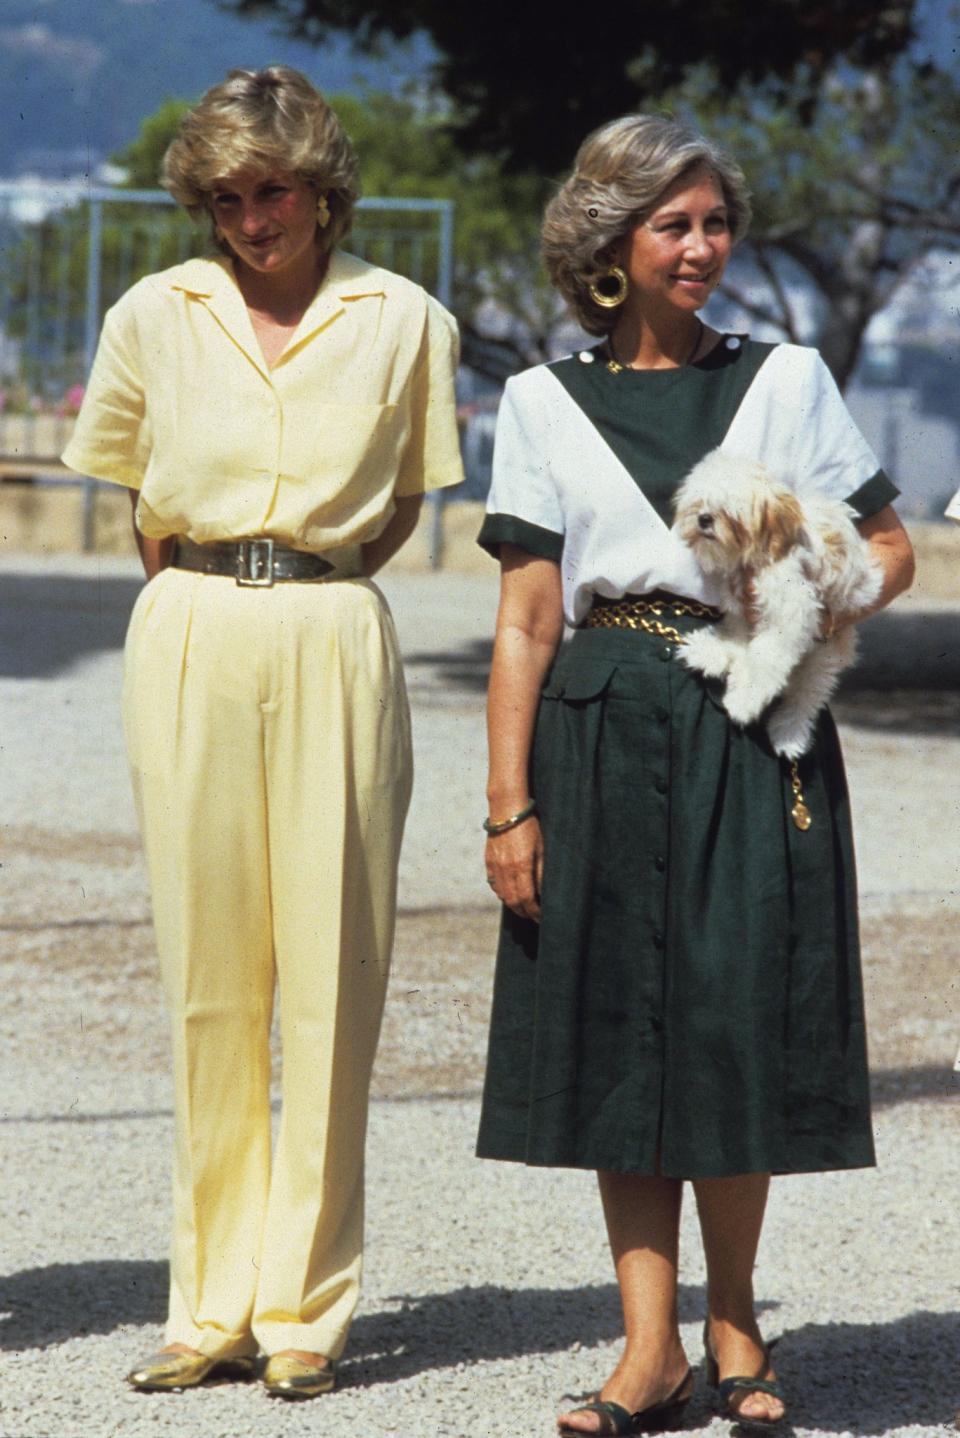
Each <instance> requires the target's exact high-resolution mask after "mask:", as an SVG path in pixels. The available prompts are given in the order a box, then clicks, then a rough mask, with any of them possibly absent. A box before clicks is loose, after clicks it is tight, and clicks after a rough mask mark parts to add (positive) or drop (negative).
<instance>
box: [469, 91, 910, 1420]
mask: <svg viewBox="0 0 960 1438" xmlns="http://www.w3.org/2000/svg"><path fill="white" fill-rule="evenodd" d="M748 219H749V204H748V196H747V191H746V186H745V182H744V178H743V175H742V173H741V172H740V170H739V169H738V167H737V166H736V165H735V164H734V163H733V161H732V160H731V159H730V158H728V157H727V156H726V155H724V154H723V153H722V152H721V151H719V150H718V149H717V148H716V147H715V146H714V145H713V144H711V143H710V142H709V141H708V140H706V139H704V138H703V137H702V136H700V135H698V134H696V133H694V132H692V131H691V130H689V129H687V128H686V127H685V126H683V125H681V124H679V123H676V122H674V121H672V120H666V119H660V118H656V117H651V116H643V115H637V116H630V117H627V118H624V119H621V120H617V121H614V122H613V123H612V124H609V125H607V126H606V127H604V128H603V129H601V130H599V131H597V132H596V133H595V134H594V135H592V136H590V138H589V139H588V140H587V141H586V142H585V143H584V145H583V146H582V148H581V150H580V152H579V154H578V155H577V159H576V165H575V169H574V173H573V175H572V176H571V177H570V179H569V180H568V181H567V182H566V184H565V185H564V186H563V187H562V189H561V190H560V192H559V193H558V195H557V196H556V197H555V199H554V200H553V201H552V202H551V203H550V205H549V207H548V210H547V215H546V221H545V224H544V253H545V256H546V261H547V265H548V268H549V271H550V274H551V276H552V278H553V281H554V283H555V284H556V286H557V288H558V289H559V290H560V292H561V293H562V294H563V295H564V297H565V298H566V299H567V300H568V301H569V302H570V303H571V305H572V307H573V309H574V311H575V313H576V315H577V316H578V318H579V319H580V321H581V323H582V324H583V325H584V327H585V328H586V329H587V330H589V331H590V332H592V333H593V334H596V335H601V336H603V339H602V342H601V343H600V344H599V345H598V346H596V347H595V348H591V349H586V350H584V351H582V352H581V353H580V354H575V355H573V356H571V357H569V358H566V359H562V360H560V361H558V362H557V363H554V364H549V365H541V366H538V367H537V368H535V369H532V370H528V371H526V372H525V373H524V374H521V375H519V376H517V377H516V378H515V379H513V380H511V381H510V382H509V383H508V385H507V390H506V394H505V396H504V400H503V405H502V409H501V413H500V418H499V424H498V433H497V445H496V458H495V467H494V483H493V488H492V491H491V495H490V501H489V507H488V510H489V512H488V514H487V518H486V520H485V523H484V526H483V531H482V534H481V542H482V543H483V544H484V545H486V547H487V548H488V549H490V550H491V551H493V552H495V553H498V554H499V557H500V562H501V566H502V593H501V605H500V613H499V619H498V625H497V637H496V645H495V651H494V659H493V671H492V674H491V680H490V696H489V738H490V780H489V805H490V817H489V819H488V821H487V825H486V827H487V829H488V832H489V835H490V837H489V839H488V843H487V849H486V865H487V872H488V877H489V880H490V883H491V884H492V886H493V888H494V890H495V891H496V893H497V894H498V895H499V896H500V898H501V899H502V900H503V903H504V905H505V909H504V917H503V926H502V933H501V943H500V950H499V955H498V962H497V973H496V987H495V995H494V1007H493V1018H492V1031H491V1039H490V1054H489V1064H488V1071H487V1079H486V1086H485V1092H484V1102H483V1115H482V1122H481V1131H480V1140H479V1152H480V1154H481V1155H483V1156H485V1157H490V1158H499V1159H511V1160H517V1161H521V1162H525V1163H528V1164H545V1165H566V1166H574V1167H580V1168H590V1169H595V1170H597V1171H598V1174H599V1184H600V1193H601V1197H602V1200H603V1207H604V1213H605V1216H606V1222H607V1230H608V1234H609V1239H610V1246H611V1249H612V1252H613V1259H614V1264H615V1267H616V1273H617V1279H618V1282H619V1285H620V1292H621V1297H622V1301H623V1312H624V1319H625V1326H626V1345H625V1348H624V1350H623V1353H622V1356H621V1358H620V1361H619V1363H618V1364H617V1367H616V1369H615V1370H614V1372H613V1373H612V1375H611V1376H610V1377H609V1378H608V1379H607V1381H606V1382H605V1383H604V1385H603V1387H602V1390H601V1391H600V1393H599V1395H597V1397H596V1398H595V1399H594V1400H593V1401H588V1402H587V1403H586V1404H585V1405H584V1406H581V1407H579V1408H574V1409H573V1410H572V1411H570V1412H567V1413H565V1414H564V1415H563V1416H562V1418H561V1419H560V1425H561V1428H562V1431H563V1432H564V1433H568V1434H569V1433H602V1434H623V1433H635V1432H641V1431H645V1430H648V1429H653V1428H660V1427H667V1426H670V1425H671V1424H674V1423H675V1422H677V1421H678V1420H679V1418H680V1416H681V1415H682V1412H683V1409H684V1407H685V1405H686V1403H687V1402H688V1400H689V1398H690V1395H691V1391H692V1387H693V1374H692V1371H691V1369H690V1367H689V1365H688V1361H687V1357H686V1355H685V1353H684V1350H683V1347H682V1344H681V1338H680V1332H679V1328H678V1321H677V1243H678V1228H679V1220H680V1204H681V1194H682V1189H683V1183H684V1180H685V1179H688V1180H690V1181H691V1183H692V1185H693V1189H694V1192H695V1195H696V1200H697V1205H698V1210H699V1217H700V1227H701V1232H702V1237H703V1245H704V1250H705V1255H706V1264H707V1274H708V1281H707V1322H706V1327H705V1333H704V1342H705V1348H706V1362H707V1376H708V1378H709V1379H710V1380H711V1382H713V1383H714V1384H715V1385H718V1387H719V1394H720V1397H721V1401H722V1403H723V1406H724V1410H725V1411H726V1412H727V1414H728V1416H730V1417H731V1418H733V1419H736V1420H738V1421H739V1422H741V1423H745V1424H751V1423H752V1424H754V1425H759V1426H762V1427H769V1426H771V1425H772V1424H774V1423H776V1422H778V1421H779V1420H780V1419H781V1418H782V1416H783V1414H784V1401H783V1396H782V1393H781V1390H780V1388H779V1386H778V1384H777V1381H776V1377H775V1374H774V1370H773V1368H772V1366H771V1362H770V1353H769V1348H768V1347H765V1345H764V1343H763V1340H762V1339H761V1337H760V1333H759V1330H758V1327H757V1321H756V1317H755V1313H754V1302H753V1292H752V1272H753V1266H754V1259H755V1256H756V1253H757V1246H758V1242H759V1239H760V1232H761V1225H762V1221H763V1215H764V1206H765V1203H766V1198H767V1191H768V1184H769V1178H770V1174H771V1173H773V1172H777V1173H791V1172H804V1171H810V1170H819V1169H834V1168H852V1167H857V1166H860V1165H869V1164H871V1163H872V1162H873V1147H872V1142H871V1129H870V1111H869V1097H868V1088H867V1072H866V1055H865V1045H864V1032H863V1010H862V1000H861V987H860V973H859V958H858V949H857V929H856V917H855V894H854V870H853V856H852V843H851V834H850V821H849V813H848V804H847V795H846V790H845V785H844V777H843V768H842V763H841V759H840V754H839V749H838V746H837V738H836V732H835V729H834V726H833V723H832V721H831V719H830V716H829V714H827V713H826V712H824V713H822V714H821V715H820V718H819V722H818V727H817V732H816V739H815V742H814V745H813V747H812V749H811V750H810V752H809V753H807V754H805V755H804V756H803V758H802V760H801V762H800V764H799V769H798V772H797V774H796V775H795V776H794V775H791V772H790V767H789V765H788V764H787V763H785V762H784V761H782V760H780V759H778V757H777V755H776V754H775V753H774V751H773V749H772V748H771V745H770V743H769V741H768V739H767V737H766V733H765V730H764V729H763V727H762V725H759V724H758V725H753V726H751V727H748V728H737V727H735V726H734V725H733V724H732V723H731V722H730V721H729V719H728V718H727V715H726V713H725V711H724V709H723V707H722V704H721V702H720V698H719V697H718V695H717V692H716V686H715V685H707V684H705V683H704V682H703V680H702V679H701V678H700V676H698V675H696V674H694V673H693V672H692V671H691V670H690V669H687V668H686V667H685V666H683V665H682V664H678V663H677V662H676V656H677V652H678V648H679V646H680V645H681V644H682V643H683V641H684V637H685V635H686V634H688V633H689V632H690V631H691V630H692V629H694V628H696V627H697V626H700V625H703V624H706V623H710V622H711V621H712V620H714V619H715V618H717V617H718V616H717V612H716V610H715V609H713V608H712V606H711V603H710V600H711V594H710V592H709V590H708V589H707V588H706V585H705V582H704V579H703V578H702V576H701V574H700V572H699V571H698V569H697V568H696V565H695V564H694V562H693V559H692V555H691V553H690V551H689V550H687V549H686V547H685V546H683V545H681V544H680V543H679V542H678V541H676V539H675V537H674V535H673V534H672V532H671V530H670V528H669V526H670V523H671V517H672V510H671V500H672V496H673V494H674V492H675V490H676V488H677V486H678V484H679V482H680V480H681V479H682V478H683V477H684V475H685V474H686V473H687V472H688V471H689V470H690V468H691V467H692V465H693V464H694V463H696V462H697V461H698V460H699V459H700V458H702V457H703V455H704V454H705V453H706V452H707V451H708V450H710V449H712V448H714V447H716V446H718V445H722V446H726V447H727V448H728V450H729V451H730V452H731V453H732V454H734V455H737V456H742V457H747V458H753V459H756V460H759V461H761V462H763V463H764V464H765V465H766V466H767V467H768V468H769V469H770V470H771V471H772V472H773V473H774V474H779V475H782V476H785V477H786V478H787V479H788V480H793V481H795V482H796V484H797V486H798V488H800V489H801V490H802V489H803V488H804V487H806V486H810V487H811V489H815V490H817V491H818V492H826V493H828V494H831V495H834V496H836V497H837V498H839V499H844V500H847V501H848V502H849V503H850V504H851V505H852V506H853V508H854V509H855V510H856V511H857V514H858V515H859V524H860V530H861V532H862V534H864V535H865V536H866V538H867V540H868V541H869V544H870V546H871V548H872V550H873V553H874V555H875V556H876V559H877V561H878V562H879V563H880V565H881V566H882V569H883V573H884V583H883V592H882V595H881V598H880V601H879V604H878V606H877V607H880V605H883V604H886V603H888V602H889V601H890V600H891V599H892V598H893V597H894V595H895V594H897V593H898V592H899V591H900V590H901V589H903V588H904V587H905V586H906V584H907V583H908V582H909V578H910V574H911V558H910V548H909V544H908V541H907V540H906V537H905V535H904V532H903V530H902V528H901V526H900V524H899V522H898V521H897V518H896V516H895V515H894V513H893V510H892V509H891V508H890V501H891V499H892V498H893V496H894V495H895V493H896V491H895V489H894V487H893V485H892V484H891V483H890V481H889V480H888V479H887V478H886V476H885V475H884V474H883V473H882V471H881V470H880V468H879V465H878V464H877V461H876V459H875V458H874V456H873V455H872V454H871V452H870V450H869V449H868V447H867V445H866V443H865V442H864V440H863V439H862V437H861V436H860V435H859V433H858V432H857V430H856V429H855V427H854V425H853V423H852V421H851V420H850V417H849V415H848V414H847V412H846V410H845V409H844V406H843V403H842V401H841V399H840V396H839V394H838V392H837V389H836V386H835V385H834V384H833V381H832V380H831V378H830V376H829V374H828V373H827V371H826V369H825V367H824V365H823V363H822V362H821V360H820V358H819V356H818V355H817V354H816V352H815V351H813V350H810V349H804V348H800V347H798V346H794V345H772V344H761V343H758V342H755V341H752V340H749V339H747V338H746V337H744V336H739V335H725V334H721V333H718V332H717V331H716V330H714V329H711V328H710V327H708V326H707V325H706V324H704V322H703V321H702V320H701V318H700V313H699V312H700V310H701V309H702V308H703V306H704V305H705V304H706V302H707V300H708V299H709V298H710V296H711V294H712V293H713V291H714V290H715V289H716V287H717V285H718V284H719V283H720V280H721V278H722V276H723V272H724V268H725V266H726V264H727V261H728V259H729V256H730V252H731V249H732V247H733V245H734V243H735V241H736V240H737V239H739V238H740V236H742V235H743V233H744V231H745V229H746V227H747V223H748ZM861 618H863V615H862V614H842V615H832V616H829V617H828V621H827V622H829V623H831V624H837V623H842V624H849V623H853V622H854V621H856V620H857V619H861ZM564 621H566V623H567V624H568V625H569V626H571V628H572V629H573V631H574V633H573V637H572V640H571V642H570V643H569V645H567V646H565V648H564V651H563V652H562V653H561V654H560V655H559V657H557V649H558V644H559V641H560V637H561V630H562V628H563V624H564ZM797 785H799V786H800V789H801V792H802V795H803V798H804V801H805V804H806V808H807V810H808V811H809V815H810V816H812V825H811V826H810V827H800V825H801V824H802V825H805V824H806V816H805V815H804V812H803V810H802V809H800V808H799V806H798V805H797V803H796V786H797ZM794 810H795V811H796V814H795V819H796V821H797V822H795V820H794V817H792V813H793V811H794Z"/></svg>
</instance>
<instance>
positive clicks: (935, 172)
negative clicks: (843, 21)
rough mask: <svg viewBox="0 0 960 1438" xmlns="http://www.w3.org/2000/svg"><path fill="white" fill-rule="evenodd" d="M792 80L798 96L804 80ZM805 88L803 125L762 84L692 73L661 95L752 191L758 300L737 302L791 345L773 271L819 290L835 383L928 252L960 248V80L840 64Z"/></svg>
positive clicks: (792, 326)
mask: <svg viewBox="0 0 960 1438" xmlns="http://www.w3.org/2000/svg"><path fill="white" fill-rule="evenodd" d="M800 83H802V84H804V86H805V87H806V88H807V90H808V91H810V90H811V87H812V84H813V77H812V76H810V75H807V76H803V77H801V80H800ZM813 93H814V95H815V104H814V108H813V111H812V113H811V115H810V116H809V123H806V122H804V121H802V120H800V119H799V118H798V117H797V114H796V111H795V110H793V109H791V108H790V107H787V108H783V107H782V106H780V105H779V104H778V103H777V96H776V91H775V89H774V88H773V87H771V86H770V85H757V86H753V87H752V88H750V89H749V90H744V91H742V92H740V93H737V94H735V95H727V94H724V93H723V91H722V88H721V87H720V86H719V85H718V83H717V76H716V74H715V72H713V71H712V70H711V69H709V68H708V67H701V68H699V69H698V70H696V71H694V72H693V73H691V75H690V76H689V77H688V79H687V80H686V82H685V83H684V84H683V85H681V86H678V87H677V88H676V89H675V90H674V91H673V92H672V93H671V95H670V96H669V97H668V99H669V104H670V106H671V108H672V110H673V111H674V113H676V114H678V115H680V116H684V117H686V118H689V119H690V120H692V121H693V123H694V124H696V125H698V126H700V127H701V128H703V129H704V130H705V131H707V132H708V133H709V134H710V135H711V136H712V137H714V138H715V139H717V140H719V141H720V143H721V144H722V145H724V146H725V147H726V148H727V149H728V150H729V151H730V152H731V153H732V154H733V155H735V156H736V158H737V160H738V161H739V162H740V164H741V165H742V167H743V169H744V171H745V172H746V175H747V178H748V181H749V182H750V185H751V187H752V190H753V196H754V207H755V218H754V224H753V228H752V231H751V236H750V241H749V252H750V253H751V255H752V257H753V259H754V261H755V262H756V265H757V268H758V271H759V274H758V278H759V279H760V280H761V281H762V282H763V283H764V284H765V285H766V287H767V296H766V298H765V299H761V300H758V299H757V298H755V297H749V296H745V295H737V296H736V297H737V298H738V299H739V300H741V302H742V303H744V305H745V308H747V309H748V310H749V311H751V312H752V313H753V314H755V315H757V316H760V317H762V318H765V319H769V320H771V321H773V322H774V323H776V324H778V325H779V326H780V328H781V329H782V330H783V331H784V332H785V333H786V334H787V335H788V336H789V337H790V338H793V339H795V338H797V337H798V336H797V325H796V318H795V316H794V314H793V312H792V307H791V304H790V300H789V296H788V292H787V286H786V284H785V281H784V274H785V272H784V269H783V264H782V262H783V261H784V260H786V261H788V262H789V263H790V264H792V265H793V266H798V267H799V269H800V270H801V271H802V272H803V274H804V275H805V276H806V279H807V280H808V281H809V282H811V283H812V284H813V286H814V287H815V289H816V291H817V292H818V293H819V297H820V300H821V312H822V323H821V328H820V333H819V335H818V337H817V338H818V344H819V347H820V348H821V350H822V352H823V353H824V357H825V358H826V360H827V363H828V364H829V365H830V367H831V369H832V370H833V372H834V375H835V377H836V378H837V380H838V382H839V383H840V384H841V386H842V385H844V384H845V383H846V381H847V380H848V379H849V377H850V375H851V374H852V372H853V369H854V367H855V365H856V362H857V358H858V356H859V352H860V346H861V343H862V339H863V334H864V332H865V330H866V327H867V325H868V324H869V322H870V320H871V318H872V317H873V315H874V314H876V313H878V312H879V311H880V310H882V309H883V308H884V307H885V306H886V305H887V304H888V303H889V302H890V300H891V299H892V297H893V295H894V293H895V291H896V290H897V288H898V287H899V285H901V284H902V283H903V281H904V280H905V279H906V277H907V276H908V275H909V274H910V273H911V271H912V270H913V269H914V267H915V266H916V265H918V264H919V263H920V262H921V261H922V260H923V259H924V258H925V257H926V256H927V255H928V254H929V252H930V251H931V249H933V248H934V247H939V248H944V247H949V248H953V247H960V159H958V154H957V146H956V136H957V133H958V128H960V84H958V81H957V78H956V76H955V75H953V74H951V73H948V72H946V71H943V70H940V69H937V68H935V67H933V66H931V65H920V64H917V63H916V62H913V61H911V60H909V59H906V58H901V59H900V60H898V61H897V62H896V64H895V65H893V66H891V67H889V68H884V69H883V70H880V71H878V70H866V69H856V68H854V67H852V66H849V65H843V66H838V67H836V68H835V69H834V70H832V71H831V72H829V73H828V74H825V75H823V76H821V77H820V78H819V80H818V81H817V83H816V86H815V88H814V89H813Z"/></svg>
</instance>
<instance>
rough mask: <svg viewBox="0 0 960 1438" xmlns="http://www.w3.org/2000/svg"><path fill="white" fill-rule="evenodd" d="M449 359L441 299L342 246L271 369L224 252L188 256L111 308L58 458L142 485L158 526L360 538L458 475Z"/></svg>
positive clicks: (140, 509) (144, 503) (143, 508)
mask: <svg viewBox="0 0 960 1438" xmlns="http://www.w3.org/2000/svg"><path fill="white" fill-rule="evenodd" d="M456 363H457V330H456V324H455V322H454V320H453V318H452V317H451V316H450V315H449V314H448V313H447V311H446V310H445V309H444V308H443V307H442V305H440V304H438V303H437V301H436V300H434V299H433V298H431V296H430V295H428V294H427V293H426V291H425V290H422V289H421V288H420V287H419V285H415V284H413V283H412V282H411V281H409V280H406V279H403V278H402V277H401V276H399V275H395V274H391V273H390V272H389V271H388V270H383V269H379V268H378V267H377V266H375V265H370V264H367V263H366V262H365V261H363V260H359V259H356V258H355V257H354V256H352V255H347V254H343V253H339V252H338V253H335V254H334V255H332V256H331V260H330V265H329V268H328V270H327V274H326V276H325V278H324V281H323V283H322V285H321V286H320V289H319V290H318V291H317V294H316V295H315V297H314V299H313V301H312V302H311V304H310V307H309V309H308V310H307V312H306V314H305V315H304V317H303V319H302V321H301V323H300V325H299V327H298V328H297V330H296V331H295V333H294V334H293V336H292V337H291V339H290V342H289V344H288V345H287V347H286V349H285V350H284V352H283V354H282V355H281V357H280V359H279V360H278V361H277V362H276V364H275V365H274V366H273V368H272V369H270V368H268V366H267V364H266V361H265V360H264V358H263V354H262V352H261V350H260V346H259V344H258V342H257V339H256V336H255V335H254V332H253V327H252V325H251V323H250V317H249V315H248V313H247V309H246V306H245V304H244V302H243V298H242V296H241V294H240V290H239V288H238V286H237V282H236V279H235V278H234V274H233V270H232V267H231V265H230V263H229V261H227V260H220V259H199V260H188V261H187V262H186V263H185V264H182V265H176V266H174V267H173V268H172V269H169V270H163V271H162V272H161V273H159V274H155V275H148V276H147V277H146V278H145V279H142V280H140V281H139V282H138V283H137V284H135V285H134V286H133V287H132V288H131V289H130V290H128V291H127V293H126V294H125V295H124V296H123V297H122V298H121V299H120V300H119V301H118V303H117V304H116V305H115V306H114V307H113V308H112V309H111V310H110V311H109V313H108V314H107V317H106V320H105V321H104V326H103V333H102V335H101V337H100V344H99V347H98V350H97V356H96V360H95V362H94V366H93V369H92V371H91V374H90V380H89V383H88V386H87V392H86V396H85V398H84V401H83V406H82V408H81V410H80V414H79V417H78V419H77V424H76V429H75V431H74V434H73V437H72V439H71V441H70V443H69V445H68V446H67V449H66V451H65V453H64V456H63V458H64V462H65V463H66V464H68V465H69V466H70V468H71V469H75V470H78V471H79V472H80V473H81V474H87V475H91V476H93V477H95V478H98V479H107V480H112V481H114V482H115V483H117V484H124V485H128V486H129V487H130V488H131V489H138V490H139V491H140V496H139V500H138V504H137V522H138V524H139V527H140V529H141V530H142V531H143V533H144V534H146V535H148V536H149V537H151V538H154V539H160V538H163V537H164V536H166V535H170V534H184V535H187V536H189V537H190V538H191V539H193V540H196V541H197V542H198V543H204V542H210V541H213V540H224V539H236V538H241V537H243V536H245V535H261V534H262V535H269V536H271V537H272V538H274V539H276V540H277V541H279V542H280V543H284V544H289V545H292V546H294V547H295V548H298V549H310V550H320V549H329V548H334V547H338V546H341V545H355V544H359V543H361V542H365V541H368V540H371V539H375V538H376V536H377V535H378V534H379V533H380V532H381V531H382V530H383V528H384V527H385V525H386V524H387V521H388V520H389V519H390V516H391V514H392V513H393V509H394V503H393V501H394V496H401V495H413V494H419V493H422V492H424V491H427V490H431V489H440V488H442V487H444V486H446V485H451V484H457V483H458V482H459V481H460V480H461V479H462V478H463V473H462V469H461V463H460V449H459V443H458V439H457V428H456V415H455V406H454V389H453V381H454V374H455V370H456Z"/></svg>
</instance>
